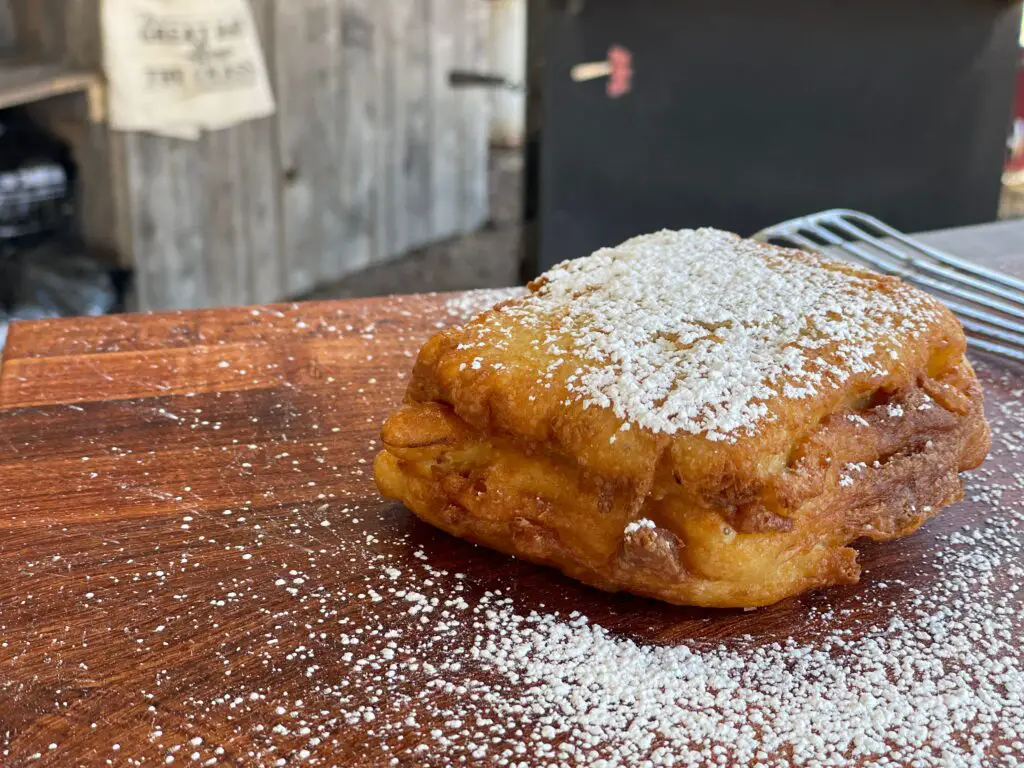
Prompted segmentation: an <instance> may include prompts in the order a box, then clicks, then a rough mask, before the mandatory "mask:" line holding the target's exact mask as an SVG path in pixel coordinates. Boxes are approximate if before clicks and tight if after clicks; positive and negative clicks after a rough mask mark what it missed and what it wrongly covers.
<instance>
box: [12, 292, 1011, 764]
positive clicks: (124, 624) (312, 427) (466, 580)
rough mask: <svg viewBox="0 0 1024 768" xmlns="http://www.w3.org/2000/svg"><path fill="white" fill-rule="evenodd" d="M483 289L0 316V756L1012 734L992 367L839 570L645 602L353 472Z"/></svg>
mask: <svg viewBox="0 0 1024 768" xmlns="http://www.w3.org/2000/svg"><path fill="white" fill-rule="evenodd" d="M494 298H495V297H494V296H493V295H491V294H484V295H480V294H465V295H454V296H409V297H398V298H384V299H368V300H357V301H340V302H322V303H309V304H301V305H280V306H267V307H257V308H244V309H221V310H208V311H193V312H184V313H175V314H162V315H148V316H118V317H107V318H96V319H73V320H63V321H46V322H37V323H26V324H18V325H16V326H15V327H14V328H13V332H12V334H11V338H10V342H9V345H8V348H7V350H6V354H5V359H4V364H3V369H2V374H0V555H2V558H3V561H2V566H3V571H4V576H3V578H2V579H0V754H2V759H0V763H2V764H3V765H5V766H21V765H59V766H70V765H103V764H112V765H139V764H144V765H164V764H173V765H189V766H191V765H197V766H198V765H215V764H216V765H293V764H307V763H308V764H314V765H339V766H377V765H403V766H421V765H450V764H453V765H477V764H481V765H483V764H495V765H500V764H504V765H519V764H521V765H531V766H533V765H547V764H551V765H561V764H566V765H601V763H600V762H599V760H601V759H605V760H607V762H606V763H604V764H605V765H620V764H621V765H627V764H649V765H663V764H666V765H667V764H671V761H672V760H675V761H677V762H676V764H682V765H686V764H695V765H696V764H715V763H714V761H715V760H718V763H717V764H720V765H732V764H743V765H746V764H754V763H756V762H757V761H758V760H760V761H761V762H762V763H763V764H766V765H768V764H788V763H801V764H816V763H815V760H819V759H821V758H822V757H823V756H825V755H826V754H830V752H829V750H832V752H831V754H833V756H834V755H838V754H842V755H844V756H845V758H847V759H848V760H849V762H850V763H851V764H867V763H871V764H880V763H879V761H880V759H881V758H882V757H886V758H887V759H888V760H890V764H894V765H901V764H907V765H909V764H910V763H911V761H912V759H913V758H914V757H917V758H919V759H920V758H921V756H922V755H925V754H931V755H932V758H931V761H930V762H929V761H927V760H925V761H924V762H922V763H921V764H924V765H938V764H942V765H974V764H978V765H981V764H983V763H984V764H988V765H1002V764H1007V765H1009V764H1011V763H1010V762H1009V761H1010V757H1009V756H1007V755H1012V756H1015V757H1016V758H1017V759H1018V760H1021V759H1024V745H1022V744H1021V742H1020V741H1019V740H1018V739H1020V738H1021V737H1020V736H1019V735H1018V734H1020V733H1021V731H1022V728H1021V726H1022V717H1024V710H1022V709H1020V708H1019V707H1020V702H1021V696H1022V695H1024V678H1022V677H1021V669H1022V658H1021V654H1020V652H1019V649H1018V645H1019V640H1020V637H1021V635H1020V630H1021V604H1022V600H1021V595H1022V594H1024V588H1022V586H1021V585H1022V584H1024V556H1022V554H1021V544H1020V542H1021V525H1022V522H1024V480H1022V479H1021V478H1022V474H1021V473H1022V467H1024V407H1022V406H1021V395H1022V388H1024V372H1022V369H1020V368H1015V367H1012V366H1010V365H1008V364H1005V363H1002V362H999V361H996V360H992V359H985V360H982V359H978V360H977V363H978V367H979V372H980V375H981V377H982V379H983V381H984V384H985V388H986V393H987V410H988V413H989V416H990V418H991V420H992V423H993V426H994V427H995V430H996V439H995V443H994V447H993V453H992V457H991V459H990V460H989V462H988V463H987V464H986V465H985V467H984V468H983V469H982V470H980V471H979V472H977V473H975V474H974V475H973V476H972V478H971V479H970V482H969V488H968V499H967V500H965V501H964V502H963V503H961V504H959V505H957V506H956V507H953V508H950V509H948V510H945V511H944V512H943V513H942V514H941V515H940V516H939V517H938V518H937V519H935V520H934V521H932V522H931V523H929V524H928V525H927V526H926V528H925V529H923V530H922V531H920V532H919V533H917V534H916V535H914V536H912V537H910V538H908V539H905V540H903V541H899V542H893V543H888V544H880V545H873V544H864V545H862V546H859V549H860V550H861V558H860V560H861V562H862V564H863V565H864V568H865V575H864V577H863V579H862V582H861V584H859V585H856V586H851V587H846V588H841V589H835V590H832V591H830V592H827V593H814V594H810V595H807V596H804V597H801V598H798V599H791V600H787V601H785V602H783V603H781V604H779V605H776V606H774V607H771V608H768V609H762V610H758V611H752V612H743V611H708V610H697V609H686V608H676V607H671V606H667V605H662V604H659V603H656V602H653V601H649V600H644V599H639V598H632V597H629V596H623V595H606V594H603V593H600V592H597V591H595V590H592V589H589V588H587V587H584V586H581V585H578V584H575V583H573V582H571V581H569V580H567V579H565V578H564V577H562V576H561V575H559V574H557V573H555V572H553V571H550V570H546V569H543V568H539V567H535V566H531V565H528V564H524V563H521V562H517V561H515V560H512V559H509V558H507V557H504V556H502V555H498V554H495V553H492V552H489V551H487V550H484V549H481V548H478V547H474V546H472V545H470V544H467V543H464V542H462V541H458V540H455V539H452V538H449V537H447V536H446V535H444V534H442V533H439V532H436V531H434V530H433V529H431V528H429V527H427V526H426V525H423V524H421V523H419V522H418V521H417V520H415V519H414V518H413V517H412V516H411V515H410V514H409V513H408V512H406V511H405V510H404V509H403V508H402V507H401V505H398V504H396V503H393V502H388V501H384V500H382V499H380V498H379V497H378V496H377V494H376V492H375V489H374V485H373V481H372V473H371V463H372V459H373V456H374V454H375V453H376V451H377V447H378V446H377V443H376V440H377V434H378V430H379V427H380V424H381V421H382V419H383V418H384V416H385V415H386V414H387V412H388V411H389V409H391V408H392V407H394V406H395V404H396V403H398V402H399V401H400V399H401V397H402V393H403V390H404V387H405V384H406V378H407V374H408V371H409V370H410V367H411V364H412V359H413V357H414V355H415V354H416V352H417V350H418V348H419V346H420V345H421V344H422V343H423V341H424V340H425V339H426V338H427V337H428V336H429V335H430V334H431V333H433V332H435V331H436V330H437V329H438V328H440V327H442V326H444V325H447V324H450V323H453V322H458V321H459V320H460V319H461V318H463V317H465V316H467V315H468V314H469V313H470V312H471V311H472V310H473V309H474V308H479V307H482V306H483V305H485V304H487V303H489V302H491V301H493V299H494ZM573 612H578V614H574V613H573ZM584 617H585V618H584ZM1015 686H1016V687H1015ZM1014 729H1016V732H1015V731H1014ZM880 735H881V738H880ZM659 749H660V751H659ZM943 749H945V750H946V752H945V753H943V751H942V750H943ZM972 749H973V750H975V751H976V753H977V754H975V755H974V758H973V760H974V762H972V761H971V760H972V758H970V757H969V754H970V752H971V750H972ZM965 755H967V756H965ZM644 759H648V760H650V762H648V763H643V762H642V761H643V760H644ZM985 760H987V762H984V761H985Z"/></svg>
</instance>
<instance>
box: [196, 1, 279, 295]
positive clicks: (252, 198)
mask: <svg viewBox="0 0 1024 768" xmlns="http://www.w3.org/2000/svg"><path fill="white" fill-rule="evenodd" d="M252 10H253V17H254V19H255V21H256V26H257V29H258V31H259V34H260V40H261V44H262V46H263V51H264V55H265V56H266V57H267V59H268V60H273V43H274V41H273V29H272V24H273V12H274V9H273V3H272V0H256V2H254V3H253V4H252ZM202 143H203V162H204V164H205V168H206V183H205V184H204V185H203V188H202V190H201V192H202V194H204V195H205V196H206V197H207V199H208V201H209V202H208V204H207V205H206V206H205V228H204V235H205V238H204V239H205V248H204V252H205V264H206V276H207V282H206V293H207V298H208V300H209V303H210V304H211V305H213V306H225V305H233V304H250V303H254V302H267V301H274V300H277V299H281V298H284V296H285V294H286V288H285V283H284V270H283V266H284V264H283V259H282V251H281V248H282V243H281V240H280V218H281V210H280V187H279V185H278V184H277V183H276V182H277V179H278V174H277V168H278V165H277V160H278V147H277V127H276V120H275V118H273V117H267V118H262V119H259V120H249V121H246V122H244V123H241V124H239V125H237V126H233V127H231V128H227V129H224V130H221V131H209V132H206V133H204V135H203V138H202ZM198 191H199V190H197V192H198Z"/></svg>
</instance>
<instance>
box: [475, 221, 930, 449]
mask: <svg viewBox="0 0 1024 768" xmlns="http://www.w3.org/2000/svg"><path fill="white" fill-rule="evenodd" d="M500 314H501V315H502V316H504V317H506V318H512V319H514V320H515V321H517V322H520V323H523V324H525V325H527V326H533V327H537V328H541V327H544V325H545V324H553V325H554V326H555V327H556V328H557V332H556V333H554V334H552V335H551V336H550V337H549V338H546V339H545V340H544V347H545V350H546V351H547V352H548V353H549V354H551V355H552V356H554V357H555V358H556V359H559V356H560V355H562V354H563V353H564V352H565V351H566V350H570V351H571V352H572V353H573V354H574V356H575V357H576V358H578V359H580V360H582V361H583V364H582V365H579V366H578V367H576V368H575V369H574V370H571V371H568V372H566V379H565V380H566V386H567V388H568V391H569V393H570V399H571V400H573V399H574V400H576V401H578V402H582V403H583V404H584V405H585V406H590V405H595V406H599V407H602V408H610V409H612V410H613V411H614V413H615V415H616V416H617V417H619V418H621V419H623V420H626V421H627V422H630V423H635V424H637V425H639V426H641V427H645V428H648V429H651V430H653V431H655V432H664V433H668V434H672V433H675V432H677V431H680V430H681V431H685V432H690V433H694V434H700V433H704V434H706V435H707V437H708V438H710V439H712V440H720V439H735V436H736V435H737V434H740V433H747V434H749V433H751V432H753V431H754V430H755V428H756V427H757V425H758V424H759V422H761V421H762V420H763V419H765V418H766V417H767V416H768V409H767V407H766V405H765V403H766V401H768V400H770V399H772V398H775V397H778V396H782V397H785V398H794V399H795V398H802V397H806V396H809V395H812V394H814V393H815V392H818V391H820V390H822V389H823V388H829V387H836V386H838V385H839V384H841V383H842V382H843V381H845V380H846V379H848V378H849V377H850V376H851V375H853V374H857V373H869V374H879V375H884V374H885V373H886V368H885V366H886V364H891V362H892V361H891V357H890V356H889V355H881V354H879V352H880V351H881V350H880V345H883V344H888V345H892V346H894V347H898V346H900V345H901V344H903V343H904V342H905V341H906V340H907V339H908V338H910V337H914V336H918V335H920V334H922V333H923V332H925V331H927V330H928V329H929V327H931V326H932V324H933V323H934V322H935V321H936V320H937V319H938V317H939V315H938V305H937V302H935V300H934V299H931V298H930V297H928V296H926V295H925V294H923V293H921V292H919V291H916V290H914V289H912V288H910V287H909V286H900V287H899V288H897V289H895V290H889V291H882V290H879V289H878V282H877V277H875V276H872V277H864V276H859V275H856V274H853V275H851V274H848V273H845V272H842V271H840V270H837V269H828V268H825V267H823V266H822V265H821V262H820V261H819V260H817V259H816V257H811V256H808V255H806V254H801V253H799V252H795V251H787V250H785V249H780V248H775V247H774V246H767V245H763V244H760V243H754V242H752V241H749V240H743V239H741V238H739V237H737V236H736V235H732V234H729V233H726V232H720V231H717V230H711V229H701V230H682V231H678V232H673V231H662V232H658V233H655V234H652V235H645V236H642V237H637V238H634V239H632V240H629V241H627V242H625V243H623V244H622V245H620V246H618V247H615V248H606V249H602V250H600V251H597V252H596V253H595V254H593V255H592V256H590V257H588V258H585V259H578V260H575V261H569V262H565V263H563V264H561V265H559V266H557V267H555V268H554V269H552V270H551V271H550V272H548V273H547V274H546V275H545V276H544V277H543V279H542V280H540V281H539V287H538V289H537V290H536V292H535V293H533V294H532V295H530V296H528V297H526V298H524V299H523V300H522V301H520V302H516V303H514V304H511V305H509V306H508V307H506V308H504V309H503V310H502V311H501V313H500ZM502 343H503V339H502V332H501V328H500V327H499V325H498V324H497V323H496V322H488V320H487V319H486V318H485V319H483V321H482V322H481V324H480V325H479V327H478V328H477V343H476V346H478V347H486V346H487V344H491V345H493V346H494V347H496V348H500V347H501V345H502Z"/></svg>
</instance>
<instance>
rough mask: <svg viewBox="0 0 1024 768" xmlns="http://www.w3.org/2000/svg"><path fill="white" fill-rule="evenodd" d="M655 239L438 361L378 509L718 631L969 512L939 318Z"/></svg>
mask: <svg viewBox="0 0 1024 768" xmlns="http://www.w3.org/2000/svg"><path fill="white" fill-rule="evenodd" d="M648 237H649V238H653V240H650V239H648V240H645V239H644V238H638V239H635V240H634V241H629V242H628V243H625V244H623V245H622V246H619V248H617V249H608V250H609V251H610V253H605V252H599V254H595V256H593V257H590V260H589V261H590V263H589V264H588V263H587V262H588V260H587V259H583V260H578V261H576V262H571V263H569V265H567V266H563V267H559V268H556V269H555V270H554V271H553V272H552V273H549V274H548V275H546V276H544V277H543V278H541V280H539V281H537V282H535V283H534V284H531V286H530V288H531V294H530V295H529V296H527V297H526V298H524V299H516V300H513V301H510V302H507V303H505V304H504V305H499V306H498V307H496V308H495V309H493V310H491V311H489V312H485V313H483V314H482V315H481V316H479V317H477V318H476V319H474V320H473V321H471V322H470V323H468V324H467V325H466V326H464V327H459V328H453V329H448V330H445V331H442V332H441V333H439V334H437V335H436V336H435V337H434V338H433V339H431V340H430V341H429V342H428V343H427V344H426V345H425V347H424V348H423V350H422V351H421V353H420V355H419V358H418V360H417V363H416V366H415V368H414V372H413V377H412V380H411V383H410V386H409V390H408V392H407V395H406V403H405V405H404V406H403V407H402V408H401V409H399V410H398V411H397V412H396V413H394V414H393V415H392V416H391V417H390V418H389V419H388V421H387V422H386V423H385V426H384V428H383V431H382V442H383V446H384V448H383V450H382V451H381V453H380V454H379V455H378V457H377V459H376V462H375V466H374V471H375V476H376V480H377V484H378V486H379V488H380V490H381V492H382V493H383V494H384V495H385V496H387V497H390V498H395V499H400V500H402V501H403V502H404V503H405V504H406V506H408V507H409V508H410V509H411V510H412V511H413V512H414V513H415V514H416V515H418V516H419V517H420V518H422V519H423V520H425V521H427V522H428V523H431V524H433V525H435V526H437V527H438V528H441V529H443V530H445V531H448V532H449V533H451V534H454V535H456V536H460V537H463V538H466V539H469V540H472V541H475V542H479V543H481V544H485V545H487V546H489V547H492V548H494V549H497V550H500V551H503V552H507V553H510V554H513V555H515V556H517V557H522V558H524V559H528V560H531V561H534V562H537V563H542V564H547V565H551V566H554V567H557V568H559V569H560V570H562V571H563V572H564V573H566V574H567V575H569V576H571V577H573V578H576V579H579V580H581V581H583V582H586V583H588V584H591V585H593V586H595V587H599V588H601V589H605V590H625V591H629V592H632V593H635V594H640V595H646V596H650V597H655V598H659V599H662V600H667V601H669V602H673V603H680V604H690V605H701V606H717V607H741V606H742V607H753V606H760V605H766V604H770V603H773V602H776V601H778V600H780V599H783V598H785V597H787V596H790V595H794V594H797V593H800V592H802V591H804V590H807V589H811V588H814V587H820V586H827V585H832V584H842V583H851V582H855V581H857V579H858V577H859V567H858V565H857V563H856V553H855V552H854V550H852V549H851V548H850V547H849V546H848V545H849V544H850V543H851V542H853V541H855V540H856V539H859V538H863V537H867V538H872V539H879V540H884V539H892V538H897V537H900V536H904V535H907V534H909V533H911V532H913V531H914V530H916V529H917V528H918V527H919V526H920V525H921V524H922V523H923V522H924V521H925V520H927V519H928V518H929V517H931V516H932V515H934V514H935V513H936V512H937V511H938V510H939V509H940V508H941V507H943V506H945V505H948V504H950V503H952V502H954V501H956V500H958V499H959V498H960V497H961V495H962V489H961V482H960V478H959V474H958V473H959V472H961V471H963V470H966V469H969V468H972V467H975V466H977V465H978V464H979V463H980V462H981V461H982V460H983V459H984V457H985V455H986V453H987V451H988V445H989V432H988V427H987V424H986V422H985V420H984V416H983V414H982V397H981V391H980V388H979V385H978V383H977V380H976V378H975V376H974V373H973V371H972V369H971V367H970V365H969V363H968V362H967V361H966V359H965V358H964V354H963V353H964V346H965V344H964V339H963V334H962V331H961V329H960V327H959V324H958V323H957V322H956V320H955V318H953V316H952V315H951V314H950V313H949V312H948V310H946V309H945V308H944V307H942V305H941V304H939V303H938V302H937V301H935V300H934V299H932V298H930V297H928V296H926V295H925V294H922V293H920V292H918V291H916V290H915V289H913V288H910V287H909V286H907V285H905V284H903V283H902V282H900V281H898V280H894V279H892V278H887V277H881V276H878V275H874V274H871V273H866V272H862V271H859V270H855V269H853V268H851V267H849V266H846V265H841V264H836V263H833V262H829V261H826V260H824V259H821V258H819V257H815V256H811V255H809V254H805V253H801V252H793V251H784V250H782V249H777V248H773V247H771V246H763V245H760V244H752V243H750V242H749V241H743V240H740V239H739V238H737V237H735V236H733V235H727V234H725V233H717V232H714V231H710V230H699V231H697V232H696V233H693V232H683V233H658V234H657V235H654V236H648ZM736 264H739V267H738V269H734V270H732V271H731V272H730V271H729V267H731V266H734V265H736ZM659 269H661V270H662V271H661V272H660V273H659V272H658V270H659ZM709 269H710V270H712V271H714V272H718V273H721V274H719V275H718V276H717V278H716V277H714V276H710V272H709V271H708V270H709ZM560 270H561V271H560ZM701 276H703V277H704V282H703V283H696V282H695V281H696V280H697V279H698V278H700V277H701ZM716 279H718V281H719V282H717V283H716ZM766 283H771V285H769V286H768V288H764V285H765V284H766ZM694 285H700V286H701V288H700V289H699V290H698V289H696V288H694V287H693V286H694ZM748 288H749V289H750V290H748ZM716 291H717V294H716ZM705 293H709V294H710V296H706V295H705ZM623 296H624V298H623ZM625 323H630V325H629V326H628V327H625V325H624V324H625ZM729 345H731V347H730V348H729V349H726V347H727V346H729ZM736 349H739V350H740V354H735V350H736ZM716 373H717V376H716ZM651 379H654V381H653V383H652V381H651ZM709 382H710V383H709Z"/></svg>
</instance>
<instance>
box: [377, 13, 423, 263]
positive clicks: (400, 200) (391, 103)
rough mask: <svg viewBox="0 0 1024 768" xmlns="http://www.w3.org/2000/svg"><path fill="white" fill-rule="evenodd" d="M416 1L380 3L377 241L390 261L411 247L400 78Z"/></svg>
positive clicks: (378, 15)
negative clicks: (405, 207)
mask: <svg viewBox="0 0 1024 768" xmlns="http://www.w3.org/2000/svg"><path fill="white" fill-rule="evenodd" d="M413 2H415V0H399V1H398V2H388V3H377V4H376V7H375V11H376V14H377V26H378V29H379V30H380V35H379V39H380V40H381V42H382V45H380V46H379V50H378V51H377V52H376V56H375V59H376V62H377V68H378V71H379V72H380V82H379V87H380V103H381V127H382V129H383V130H382V131H381V132H380V134H379V138H378V144H377V176H378V183H379V185H380V186H379V189H378V200H379V204H378V207H377V219H378V220H377V232H378V235H377V239H378V243H379V244H380V245H379V251H380V255H381V256H382V257H383V258H390V257H392V256H396V255H398V254H401V253H404V252H405V249H406V247H407V245H408V239H407V236H406V231H405V216H404V215H403V205H404V201H405V174H404V173H403V169H402V153H403V147H404V136H405V121H406V117H405V89H404V83H403V82H402V78H401V72H402V69H401V62H402V58H403V54H402V53H401V47H402V45H403V44H404V38H403V32H404V30H405V19H406V17H407V16H408V14H409V9H410V7H411V4H412V3H413Z"/></svg>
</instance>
